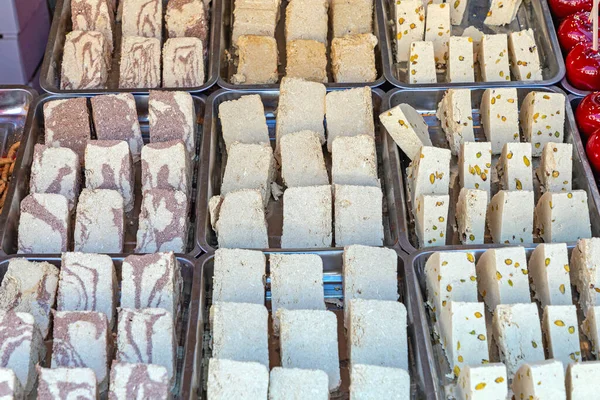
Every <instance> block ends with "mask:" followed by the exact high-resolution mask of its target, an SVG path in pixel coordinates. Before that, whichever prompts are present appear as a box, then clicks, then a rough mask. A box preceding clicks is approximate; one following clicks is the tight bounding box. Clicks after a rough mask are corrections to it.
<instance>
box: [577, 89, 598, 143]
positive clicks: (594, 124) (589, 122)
mask: <svg viewBox="0 0 600 400" xmlns="http://www.w3.org/2000/svg"><path fill="white" fill-rule="evenodd" d="M575 120H576V121H577V126H578V127H579V132H580V133H581V135H582V136H583V139H584V140H585V139H587V138H588V137H589V136H590V135H591V134H592V133H594V132H595V131H597V130H598V129H600V92H594V93H590V94H588V95H587V96H585V97H584V98H583V100H581V103H579V106H578V107H577V110H575Z"/></svg>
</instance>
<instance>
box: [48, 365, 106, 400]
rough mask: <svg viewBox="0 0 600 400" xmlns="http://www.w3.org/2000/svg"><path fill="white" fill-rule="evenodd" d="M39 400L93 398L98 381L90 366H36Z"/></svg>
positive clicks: (97, 391) (96, 391)
mask: <svg viewBox="0 0 600 400" xmlns="http://www.w3.org/2000/svg"><path fill="white" fill-rule="evenodd" d="M38 374H39V383H38V389H37V398H38V399H39V400H59V399H70V398H77V399H78V400H94V399H97V398H98V393H99V392H101V391H102V390H99V389H100V388H99V387H98V381H97V377H96V374H95V373H94V370H93V369H91V368H81V367H78V368H55V367H52V368H41V367H38Z"/></svg>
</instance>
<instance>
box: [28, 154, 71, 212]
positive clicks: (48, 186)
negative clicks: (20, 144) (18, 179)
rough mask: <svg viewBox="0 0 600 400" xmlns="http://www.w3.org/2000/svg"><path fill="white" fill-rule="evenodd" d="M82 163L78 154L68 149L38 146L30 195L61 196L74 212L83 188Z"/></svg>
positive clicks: (32, 167) (34, 155)
mask: <svg viewBox="0 0 600 400" xmlns="http://www.w3.org/2000/svg"><path fill="white" fill-rule="evenodd" d="M80 165H81V164H80V162H79V157H78V156H77V154H76V153H75V152H74V151H73V150H71V149H68V148H66V147H49V146H45V145H43V144H36V145H35V147H34V150H33V162H32V164H31V177H30V179H29V192H30V193H54V194H61V195H63V196H65V197H66V198H67V200H68V201H69V209H70V210H73V208H74V207H75V203H76V201H77V197H78V196H79V190H80V188H81V173H80Z"/></svg>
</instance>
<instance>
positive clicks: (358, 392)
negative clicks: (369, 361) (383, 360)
mask: <svg viewBox="0 0 600 400" xmlns="http://www.w3.org/2000/svg"><path fill="white" fill-rule="evenodd" d="M350 382H351V383H350V396H351V397H352V398H353V399H382V398H386V399H389V400H404V399H408V398H409V397H410V376H409V375H408V372H407V371H405V370H403V369H400V368H387V367H378V366H376V365H364V364H353V365H351V366H350Z"/></svg>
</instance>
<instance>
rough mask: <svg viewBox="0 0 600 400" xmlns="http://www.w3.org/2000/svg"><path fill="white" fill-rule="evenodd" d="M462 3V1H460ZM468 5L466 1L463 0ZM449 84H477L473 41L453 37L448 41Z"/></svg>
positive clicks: (466, 38) (468, 38)
mask: <svg viewBox="0 0 600 400" xmlns="http://www.w3.org/2000/svg"><path fill="white" fill-rule="evenodd" d="M459 1H460V0H459ZM463 2H464V3H466V1H465V0H463ZM446 72H447V79H448V82H452V83H455V82H475V63H474V61H473V39H471V38H470V37H461V36H451V37H450V40H449V41H448V70H447V71H446Z"/></svg>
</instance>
